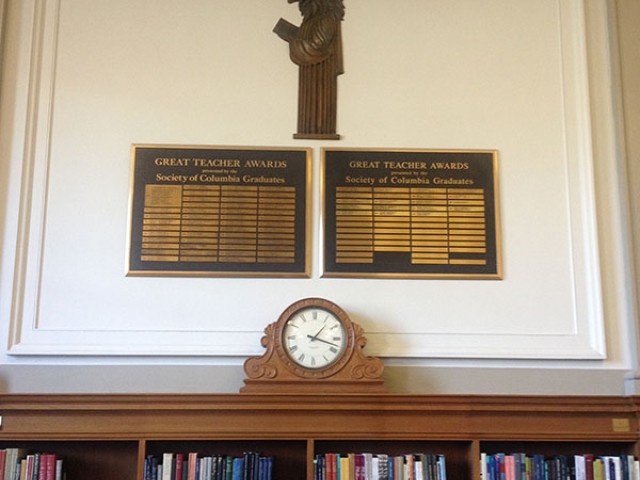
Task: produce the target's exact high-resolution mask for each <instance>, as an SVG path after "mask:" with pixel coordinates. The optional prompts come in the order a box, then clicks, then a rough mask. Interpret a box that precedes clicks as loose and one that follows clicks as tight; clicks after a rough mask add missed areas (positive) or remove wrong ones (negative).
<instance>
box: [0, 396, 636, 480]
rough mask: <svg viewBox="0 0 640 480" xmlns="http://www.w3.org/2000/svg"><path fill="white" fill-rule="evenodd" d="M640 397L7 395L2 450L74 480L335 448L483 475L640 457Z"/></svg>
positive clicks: (137, 477)
mask: <svg viewBox="0 0 640 480" xmlns="http://www.w3.org/2000/svg"><path fill="white" fill-rule="evenodd" d="M639 405H640V402H639V401H638V397H624V396H615V397H612V396H602V397H601V396H589V397H585V396H562V397H560V396H475V395H322V396H317V395H312V394H297V395H280V394H277V395H276V394H230V395H155V394H154V395H0V415H1V416H2V425H1V429H0V448H6V447H16V446H18V447H28V448H30V449H32V450H38V451H49V452H55V453H57V454H58V455H59V456H61V457H63V458H64V461H65V465H66V470H67V478H68V480H78V479H82V478H92V479H93V480H113V479H114V478H118V479H119V480H142V479H143V465H144V458H145V456H146V455H149V454H156V455H161V454H162V453H163V452H167V451H172V452H178V451H180V452H184V453H186V452H189V451H199V452H202V453H212V452H220V453H225V454H230V455H235V454H238V455H239V454H241V453H242V452H243V451H246V450H257V451H260V452H262V453H264V454H268V455H272V456H274V458H275V460H274V478H275V479H276V480H297V479H300V480H305V479H306V480H312V478H313V465H312V464H313V457H314V455H315V454H318V453H328V452H342V453H348V452H364V451H368V452H374V453H391V454H400V453H408V452H418V451H421V452H428V453H442V454H445V455H446V462H447V473H448V478H449V479H450V480H478V479H479V478H480V469H479V458H480V452H488V453H497V452H499V451H502V452H505V451H506V452H510V451H518V452H527V453H544V454H547V455H554V454H579V453H586V452H590V453H595V454H597V455H619V454H632V455H637V454H638V446H639V442H638V434H639V428H638V412H639V410H640V409H639Z"/></svg>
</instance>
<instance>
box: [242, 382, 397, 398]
mask: <svg viewBox="0 0 640 480" xmlns="http://www.w3.org/2000/svg"><path fill="white" fill-rule="evenodd" d="M244 384H245V385H244V387H242V388H241V389H240V392H241V393H283V392H290V393H309V394H318V393H326V394H329V393H330V394H342V393H344V394H347V393H354V394H376V395H379V394H384V393H389V392H388V391H387V388H386V387H385V386H384V381H383V380H382V379H379V380H358V381H352V380H351V381H350V380H345V381H339V380H322V381H320V382H319V381H314V380H289V381H287V380H252V379H245V381H244Z"/></svg>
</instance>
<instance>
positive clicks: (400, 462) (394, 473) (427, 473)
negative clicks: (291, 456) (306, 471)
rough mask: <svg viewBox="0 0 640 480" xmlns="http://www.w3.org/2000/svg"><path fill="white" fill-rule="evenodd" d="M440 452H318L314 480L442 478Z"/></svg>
mask: <svg viewBox="0 0 640 480" xmlns="http://www.w3.org/2000/svg"><path fill="white" fill-rule="evenodd" d="M446 479H447V469H446V462H445V457H444V455H439V454H425V453H414V454H406V455H388V454H371V453H349V454H347V455H341V454H339V453H326V454H318V455H316V456H315V458H314V480H446Z"/></svg>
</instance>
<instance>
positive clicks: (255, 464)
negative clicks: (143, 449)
mask: <svg viewBox="0 0 640 480" xmlns="http://www.w3.org/2000/svg"><path fill="white" fill-rule="evenodd" d="M272 471H273V457H271V456H264V455H261V454H260V453H258V452H245V453H243V454H242V455H240V456H230V455H200V454H199V453H197V452H189V453H173V452H167V453H163V454H162V455H161V456H158V457H156V456H155V455H151V454H149V455H147V456H146V457H145V460H144V480H271V478H272Z"/></svg>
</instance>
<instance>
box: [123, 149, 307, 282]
mask: <svg viewBox="0 0 640 480" xmlns="http://www.w3.org/2000/svg"><path fill="white" fill-rule="evenodd" d="M131 162H132V166H131V168H132V174H131V193H130V230H129V252H128V259H127V264H128V267H127V272H128V275H153V276H176V275H181V276H247V277H265V276H282V277H308V276H309V270H310V266H309V263H310V262H309V208H310V197H309V196H310V188H309V182H310V164H311V151H310V150H309V149H285V148H282V149H252V148H241V147H198V146H172V145H133V146H132V149H131Z"/></svg>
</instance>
